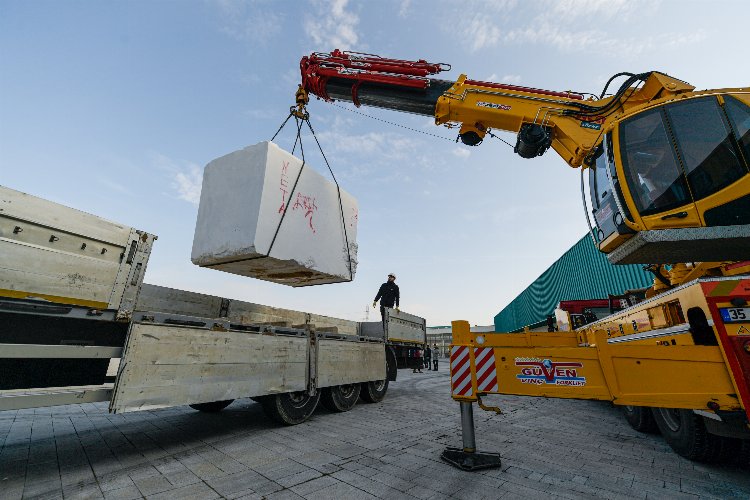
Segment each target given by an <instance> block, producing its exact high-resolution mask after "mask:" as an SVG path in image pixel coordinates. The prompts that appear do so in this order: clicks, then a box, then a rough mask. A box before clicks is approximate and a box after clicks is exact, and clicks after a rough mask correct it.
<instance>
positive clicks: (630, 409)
mask: <svg viewBox="0 0 750 500" xmlns="http://www.w3.org/2000/svg"><path fill="white" fill-rule="evenodd" d="M621 409H622V414H623V415H624V416H625V420H627V422H628V424H630V427H632V428H633V429H635V430H637V431H638V432H644V433H646V434H658V433H659V427H657V425H656V420H654V416H653V414H652V413H651V408H648V407H646V406H621Z"/></svg>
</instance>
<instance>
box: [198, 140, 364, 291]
mask: <svg viewBox="0 0 750 500" xmlns="http://www.w3.org/2000/svg"><path fill="white" fill-rule="evenodd" d="M301 167H302V160H300V159H298V158H296V157H294V156H292V155H291V154H290V153H287V152H286V151H284V150H282V149H281V148H279V147H278V146H277V145H276V144H274V143H272V142H268V141H266V142H260V143H258V144H255V145H254V146H249V147H247V148H245V149H242V150H239V151H235V152H234V153H230V154H228V155H226V156H222V157H221V158H217V159H215V160H213V161H212V162H210V163H209V164H208V165H206V168H205V170H204V172H203V189H202V191H201V199H200V206H199V208H198V220H197V222H196V225H195V236H194V238H193V252H192V256H191V260H192V261H193V263H194V264H196V265H198V266H201V267H207V268H211V269H218V270H221V271H226V272H229V273H234V274H240V275H242V276H250V277H253V278H258V279H262V280H266V281H273V282H274V283H281V284H284V285H291V286H295V287H296V286H307V285H320V284H325V283H340V282H344V281H351V280H352V279H354V273H355V271H356V266H357V218H358V208H357V200H356V199H355V198H354V197H353V196H351V195H350V194H349V193H347V192H345V191H344V190H343V189H342V190H341V205H339V194H338V192H337V190H336V184H335V183H334V182H333V180H332V179H331V180H329V178H327V177H324V176H322V175H320V174H319V173H317V172H316V171H315V170H314V169H313V168H312V166H311V165H309V164H306V165H305V167H304V169H302V174H301V176H300V178H299V181H298V183H297V186H296V188H294V192H292V188H293V186H294V182H295V180H296V179H297V175H298V173H299V171H300V168H301ZM287 207H288V208H287ZM341 207H343V220H342V210H341ZM285 208H286V216H285V217H284V220H283V221H282V214H283V213H284V210H285ZM280 222H281V224H280V225H279V223H280ZM277 229H278V233H277ZM345 230H346V234H345ZM274 237H275V239H274ZM347 238H348V246H347ZM272 242H273V244H272Z"/></svg>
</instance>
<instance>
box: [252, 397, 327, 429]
mask: <svg viewBox="0 0 750 500" xmlns="http://www.w3.org/2000/svg"><path fill="white" fill-rule="evenodd" d="M318 401H320V391H317V392H316V393H315V396H310V395H309V394H308V393H307V391H298V392H286V393H284V394H272V395H270V396H264V397H263V398H262V399H261V404H262V405H263V411H264V412H265V413H266V415H268V416H269V417H271V418H272V419H274V420H276V421H277V422H280V423H282V424H284V425H297V424H301V423H302V422H304V421H305V420H307V419H308V418H310V416H312V414H313V412H314V411H315V408H317V407H318Z"/></svg>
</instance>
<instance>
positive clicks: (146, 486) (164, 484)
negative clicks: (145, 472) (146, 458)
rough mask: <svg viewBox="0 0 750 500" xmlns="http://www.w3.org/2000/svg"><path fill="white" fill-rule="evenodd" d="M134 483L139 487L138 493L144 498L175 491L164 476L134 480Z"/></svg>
mask: <svg viewBox="0 0 750 500" xmlns="http://www.w3.org/2000/svg"><path fill="white" fill-rule="evenodd" d="M133 482H134V483H135V485H136V486H137V487H138V491H140V492H141V494H142V495H143V496H149V495H155V494H157V493H161V492H162V491H167V490H171V489H173V486H172V485H171V484H170V482H169V481H167V480H166V478H164V477H163V476H151V477H144V478H139V479H133Z"/></svg>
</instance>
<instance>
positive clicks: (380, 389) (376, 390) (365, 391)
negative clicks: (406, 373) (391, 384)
mask: <svg viewBox="0 0 750 500" xmlns="http://www.w3.org/2000/svg"><path fill="white" fill-rule="evenodd" d="M386 391H388V381H387V380H376V381H375V382H362V392H361V393H360V395H361V396H362V399H364V400H365V401H367V402H368V403H380V402H381V401H383V398H384V397H385V393H386Z"/></svg>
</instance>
